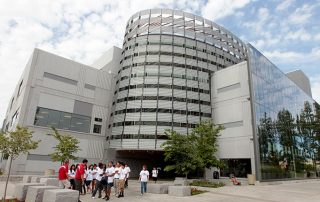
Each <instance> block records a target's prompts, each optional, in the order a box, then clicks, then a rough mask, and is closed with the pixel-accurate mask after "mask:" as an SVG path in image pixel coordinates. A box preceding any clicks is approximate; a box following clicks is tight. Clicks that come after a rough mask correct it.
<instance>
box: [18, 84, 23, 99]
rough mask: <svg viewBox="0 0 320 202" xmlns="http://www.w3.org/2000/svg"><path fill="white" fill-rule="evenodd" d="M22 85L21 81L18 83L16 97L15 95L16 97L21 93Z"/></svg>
mask: <svg viewBox="0 0 320 202" xmlns="http://www.w3.org/2000/svg"><path fill="white" fill-rule="evenodd" d="M22 83H23V80H22V81H21V82H20V84H19V89H18V95H17V97H18V96H19V95H20V93H21V87H22Z"/></svg>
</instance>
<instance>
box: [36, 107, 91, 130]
mask: <svg viewBox="0 0 320 202" xmlns="http://www.w3.org/2000/svg"><path fill="white" fill-rule="evenodd" d="M90 124H91V117H88V116H83V115H79V114H72V113H68V112H62V111H57V110H52V109H46V108H42V107H38V108H37V111H36V116H35V120H34V125H36V126H44V127H52V126H53V127H55V128H58V129H64V130H73V131H78V132H85V133H89V132H90Z"/></svg>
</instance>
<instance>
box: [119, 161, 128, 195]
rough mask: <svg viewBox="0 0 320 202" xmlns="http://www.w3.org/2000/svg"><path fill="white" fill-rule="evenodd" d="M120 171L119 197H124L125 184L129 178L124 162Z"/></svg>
mask: <svg viewBox="0 0 320 202" xmlns="http://www.w3.org/2000/svg"><path fill="white" fill-rule="evenodd" d="M120 168H121V169H120V172H119V192H118V198H120V197H124V184H125V182H126V178H127V170H126V169H124V165H123V163H120Z"/></svg>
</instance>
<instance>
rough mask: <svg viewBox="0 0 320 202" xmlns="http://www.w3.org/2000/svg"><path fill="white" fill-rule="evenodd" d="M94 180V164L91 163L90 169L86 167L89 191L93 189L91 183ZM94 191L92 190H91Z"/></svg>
mask: <svg viewBox="0 0 320 202" xmlns="http://www.w3.org/2000/svg"><path fill="white" fill-rule="evenodd" d="M92 180H93V165H92V164H91V165H90V166H89V168H88V169H86V186H87V192H88V193H89V191H90V190H91V188H90V184H91V182H92ZM91 191H92V190H91Z"/></svg>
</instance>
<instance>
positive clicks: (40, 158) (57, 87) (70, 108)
mask: <svg viewBox="0 0 320 202" xmlns="http://www.w3.org/2000/svg"><path fill="white" fill-rule="evenodd" d="M113 49H116V48H113ZM118 49H119V48H117V50H118ZM120 50H121V49H120ZM112 52H113V51H112ZM113 56H114V54H112V55H111V57H113ZM119 58H120V57H118V58H111V59H106V60H107V61H109V60H110V61H111V62H112V68H113V69H114V70H115V71H118V69H119V60H120V59H119ZM106 65H107V64H106ZM109 68H111V67H110V64H109ZM45 74H47V75H48V74H50V75H51V76H52V75H53V77H54V78H52V77H50V76H45ZM56 76H58V78H59V79H56V78H55V77H56ZM21 80H23V85H22V88H21V93H20V95H19V97H18V98H15V101H14V103H13V105H12V108H11V109H8V112H7V115H6V117H8V118H7V119H6V120H9V119H10V117H12V116H13V114H14V113H15V111H16V109H19V112H20V113H19V116H18V120H17V123H19V124H20V125H23V126H27V127H29V129H30V130H31V131H34V135H33V136H34V139H39V140H41V143H40V144H39V147H38V148H37V149H36V150H33V151H31V152H30V155H29V156H28V155H21V156H20V157H19V158H18V159H17V160H15V161H14V162H13V166H12V173H13V174H24V173H39V174H40V173H43V171H44V170H46V169H48V168H53V169H57V168H58V167H59V163H52V162H51V161H50V158H49V157H48V154H49V153H51V152H52V151H53V147H54V146H55V144H56V142H55V140H54V139H53V138H52V137H50V136H48V135H47V134H50V133H52V130H51V129H50V128H47V127H40V126H34V125H33V124H34V119H35V114H36V109H37V107H44V108H48V109H54V110H58V111H64V112H70V113H74V106H75V102H76V101H81V102H86V103H89V104H92V106H93V107H92V114H90V116H91V126H90V133H82V132H75V131H64V130H61V133H68V134H71V135H73V136H74V137H76V138H77V139H79V140H80V148H81V151H79V152H78V153H77V154H76V156H77V157H79V160H82V158H87V159H88V160H89V162H95V163H98V162H99V161H100V160H102V159H103V155H104V148H105V143H106V141H105V136H106V129H107V127H108V123H109V117H110V108H111V105H112V97H113V93H114V83H115V78H114V76H113V75H112V74H110V73H109V72H107V71H106V70H104V69H96V68H93V67H90V66H87V65H84V64H81V63H77V62H74V61H72V60H69V59H66V58H63V57H60V56H57V55H53V54H51V53H48V52H45V51H42V50H39V49H35V50H34V52H33V54H32V56H31V58H30V60H29V62H28V64H27V67H26V69H25V71H24V73H23V75H22V78H21V79H20V81H21ZM20 81H19V83H18V85H19V84H20ZM88 86H89V87H88ZM17 88H18V87H17ZM14 95H15V96H16V95H17V89H16V90H15V92H14ZM9 107H10V105H9ZM95 117H97V118H102V122H95V120H94V118H95ZM95 123H96V124H99V125H102V132H101V134H96V133H93V125H94V124H95ZM9 129H10V130H11V129H13V127H10V128H9ZM30 156H31V157H33V158H32V159H33V160H30ZM1 166H2V167H3V166H4V165H1Z"/></svg>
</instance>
